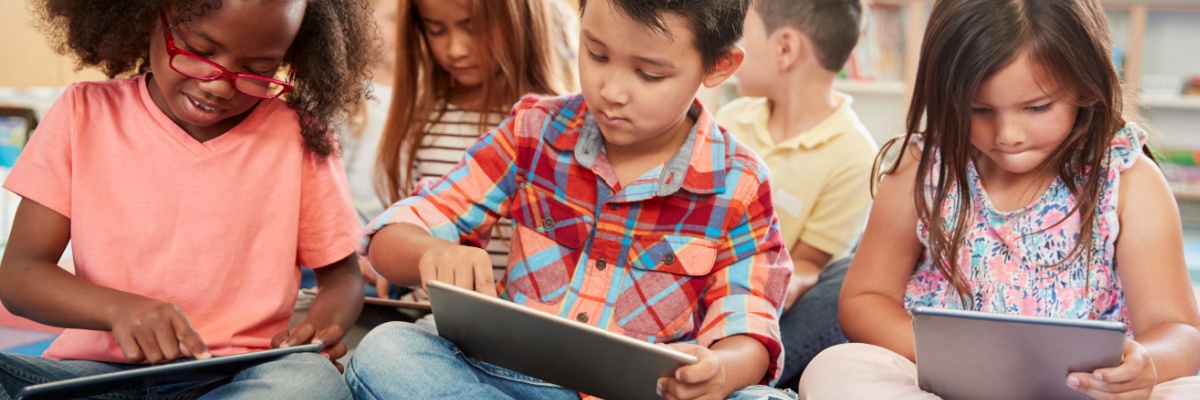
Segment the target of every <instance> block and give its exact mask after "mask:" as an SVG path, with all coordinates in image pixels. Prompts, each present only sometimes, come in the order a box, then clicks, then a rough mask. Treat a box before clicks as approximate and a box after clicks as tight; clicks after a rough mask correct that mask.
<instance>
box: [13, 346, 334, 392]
mask: <svg viewBox="0 0 1200 400" xmlns="http://www.w3.org/2000/svg"><path fill="white" fill-rule="evenodd" d="M322 348H324V345H322V344H320V343H313V344H306V345H302V346H292V347H287V348H282V349H270V350H263V351H255V352H250V353H242V354H236V355H232V356H221V357H213V358H210V359H207V360H190V361H181V362H174V363H170V364H162V365H154V366H149V367H143V368H137V369H130V370H125V371H120V372H110V373H107V374H99V375H91V376H83V377H79V378H71V379H64V380H61V381H55V382H48V383H42V384H37V385H30V386H26V387H25V388H24V389H21V391H20V392H18V393H17V396H16V398H15V399H16V400H33V399H67V398H75V397H85V396H94V395H99V394H103V393H109V392H115V391H120V390H124V389H128V388H132V387H136V386H138V385H145V384H146V382H148V381H153V382H155V384H167V383H173V382H184V381H190V380H195V379H203V378H211V377H221V376H233V375H234V374H237V373H238V372H239V371H241V370H242V369H244V368H246V367H248V366H250V365H254V364H258V363H262V362H266V361H270V360H272V359H275V358H277V357H280V356H283V355H285V354H291V353H301V352H316V351H321V349H322Z"/></svg>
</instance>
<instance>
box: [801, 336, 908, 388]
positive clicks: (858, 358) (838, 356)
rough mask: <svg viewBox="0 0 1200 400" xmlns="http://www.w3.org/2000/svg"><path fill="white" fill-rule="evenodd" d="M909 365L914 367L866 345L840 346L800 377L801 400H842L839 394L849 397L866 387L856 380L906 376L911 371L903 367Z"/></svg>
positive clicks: (831, 350)
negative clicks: (850, 393)
mask: <svg viewBox="0 0 1200 400" xmlns="http://www.w3.org/2000/svg"><path fill="white" fill-rule="evenodd" d="M905 363H907V364H911V362H910V361H908V360H907V359H905V358H904V357H903V356H900V355H899V354H895V353H893V352H892V351H891V350H888V349H885V348H883V347H879V346H874V345H869V344H863V343H846V344H839V345H837V346H833V347H830V348H828V349H825V351H822V352H821V353H820V354H817V356H816V357H815V358H813V360H812V362H811V363H809V364H808V368H806V369H805V370H804V374H803V375H801V376H800V386H799V387H798V388H797V392H799V393H800V397H801V398H810V399H825V398H838V397H840V396H839V394H840V395H845V394H846V393H848V391H853V390H854V389H855V388H856V387H858V386H859V385H860V384H861V383H863V382H861V381H860V382H853V381H855V380H859V379H864V378H866V377H875V378H878V377H881V376H888V375H897V376H904V375H906V374H907V369H906V368H904V365H902V364H905ZM887 372H890V374H889V373H887ZM913 372H914V373H915V371H913ZM831 395H832V396H831Z"/></svg>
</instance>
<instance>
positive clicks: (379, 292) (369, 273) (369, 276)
mask: <svg viewBox="0 0 1200 400" xmlns="http://www.w3.org/2000/svg"><path fill="white" fill-rule="evenodd" d="M358 271H359V272H360V273H362V279H363V285H374V286H375V293H376V295H375V296H376V297H379V298H381V299H386V298H388V281H387V278H384V277H383V275H379V274H378V273H376V272H375V268H373V267H371V262H370V261H367V258H366V257H361V258H359V259H358Z"/></svg>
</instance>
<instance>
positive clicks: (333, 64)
mask: <svg viewBox="0 0 1200 400" xmlns="http://www.w3.org/2000/svg"><path fill="white" fill-rule="evenodd" d="M221 1H222V0H199V1H197V0H140V1H126V0H38V1H37V2H35V3H34V4H33V6H32V7H33V8H34V10H35V12H36V13H37V14H38V17H39V20H40V21H41V22H40V24H39V28H40V29H41V30H42V32H43V33H45V34H46V35H47V37H48V38H49V40H50V41H51V43H53V44H54V46H55V50H56V51H57V52H59V53H60V54H67V55H70V56H72V57H74V58H75V60H76V67H77V68H84V67H94V68H97V69H99V70H101V71H103V72H104V73H105V74H107V75H108V77H109V78H113V77H117V76H120V75H138V74H142V73H145V72H146V71H147V70H148V69H149V63H150V51H149V49H150V34H151V33H152V32H150V30H149V28H150V27H152V26H154V24H153V21H156V18H158V15H159V11H161V10H163V9H164V8H166V7H168V6H174V7H175V8H176V9H178V10H179V11H178V12H177V13H176V16H175V18H176V19H177V21H175V22H179V21H182V20H187V19H189V18H191V17H193V16H200V15H204V14H205V13H206V12H208V11H209V10H212V9H215V8H219V7H221ZM369 3H370V2H369V1H368V0H308V7H307V8H306V10H305V12H304V21H303V22H301V24H300V30H299V32H298V33H297V34H296V39H295V40H294V41H293V42H292V48H291V49H290V50H289V56H290V63H292V64H295V65H296V66H297V68H296V78H295V85H294V88H293V89H292V91H290V92H288V93H287V94H286V95H285V96H284V101H285V102H287V104H288V106H290V107H291V108H292V109H294V110H296V112H297V114H299V116H300V133H301V135H302V136H303V137H304V146H305V147H306V148H308V149H309V150H312V151H313V152H315V153H316V154H318V155H320V156H322V157H324V156H328V155H330V154H333V153H334V152H335V151H336V149H337V140H336V138H335V137H334V136H333V134H331V131H332V130H331V129H330V126H331V124H333V122H334V121H335V120H340V119H342V118H345V117H346V116H347V115H348V114H349V113H350V112H352V111H353V110H354V109H356V107H358V106H359V103H360V102H361V101H362V100H363V99H364V98H366V97H367V96H369V94H370V93H369V90H370V89H369V83H368V82H369V76H368V75H367V74H368V71H367V65H368V64H369V63H370V62H371V61H372V60H373V57H376V56H378V55H377V54H375V53H374V52H373V51H372V43H373V40H374V39H375V35H376V28H375V23H374V20H373V19H372V17H371V11H370V9H369Z"/></svg>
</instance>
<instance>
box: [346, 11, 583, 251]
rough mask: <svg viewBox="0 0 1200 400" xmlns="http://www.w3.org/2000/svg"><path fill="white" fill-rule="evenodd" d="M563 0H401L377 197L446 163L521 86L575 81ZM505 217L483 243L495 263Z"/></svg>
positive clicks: (442, 169)
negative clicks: (393, 75)
mask: <svg viewBox="0 0 1200 400" xmlns="http://www.w3.org/2000/svg"><path fill="white" fill-rule="evenodd" d="M559 1H562V0H539V1H529V0H503V1H498V0H401V1H400V9H399V15H398V16H397V23H398V29H397V30H398V32H397V34H398V38H397V51H398V53H397V56H396V57H397V58H396V69H395V80H394V82H393V84H394V86H393V92H392V101H391V109H390V110H389V113H388V122H387V124H386V125H385V127H384V133H383V139H382V141H381V142H380V146H379V152H378V154H377V160H378V161H377V164H376V174H375V187H376V191H377V192H378V194H379V196H380V197H381V198H382V199H384V200H385V201H386V202H387V203H388V204H391V203H394V202H397V201H399V200H401V199H403V198H405V197H408V195H409V194H410V193H411V192H412V190H413V189H414V187H415V185H416V184H417V182H418V181H420V180H421V179H424V178H438V177H441V176H442V175H443V174H445V173H446V172H448V171H450V169H451V168H452V167H454V165H455V164H457V163H458V161H459V160H461V159H462V156H463V154H464V153H465V151H466V149H467V148H468V147H470V145H471V144H473V143H474V142H475V141H476V140H478V139H479V137H480V136H483V134H485V133H487V132H488V131H489V130H490V129H492V128H495V127H496V126H497V125H499V124H500V122H501V121H502V120H503V119H504V117H506V116H507V115H508V110H509V108H510V107H511V106H512V105H513V104H514V103H516V102H517V100H519V99H520V98H521V96H522V95H525V94H530V93H534V94H544V95H561V94H566V93H569V92H571V91H574V90H575V89H576V87H577V86H578V83H577V78H576V77H575V73H574V72H575V71H574V69H572V68H570V67H569V64H570V60H571V59H572V58H573V57H574V54H573V50H572V49H573V48H574V47H575V46H576V43H575V42H574V41H571V40H569V39H568V38H567V37H565V36H564V35H566V34H568V33H573V31H574V30H573V29H569V28H568V29H563V24H568V25H569V26H573V24H574V23H575V18H574V17H573V15H571V16H568V17H565V18H564V16H563V12H564V11H563V10H564V9H566V10H569V7H565V8H564V7H561V6H562V4H556V2H559ZM566 13H568V14H573V13H572V12H570V11H566ZM369 217H374V216H373V215H372V216H369ZM509 226H511V224H510V223H504V221H502V222H501V223H498V224H497V229H496V230H495V232H493V235H492V238H491V241H490V242H489V244H488V247H487V248H488V251H489V253H491V255H492V260H493V264H494V265H495V266H497V268H498V269H499V270H503V268H504V267H505V266H507V265H508V247H509V244H508V238H509V236H510V232H509V231H510V230H511V228H508V227H509ZM364 272H369V271H366V270H364Z"/></svg>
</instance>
